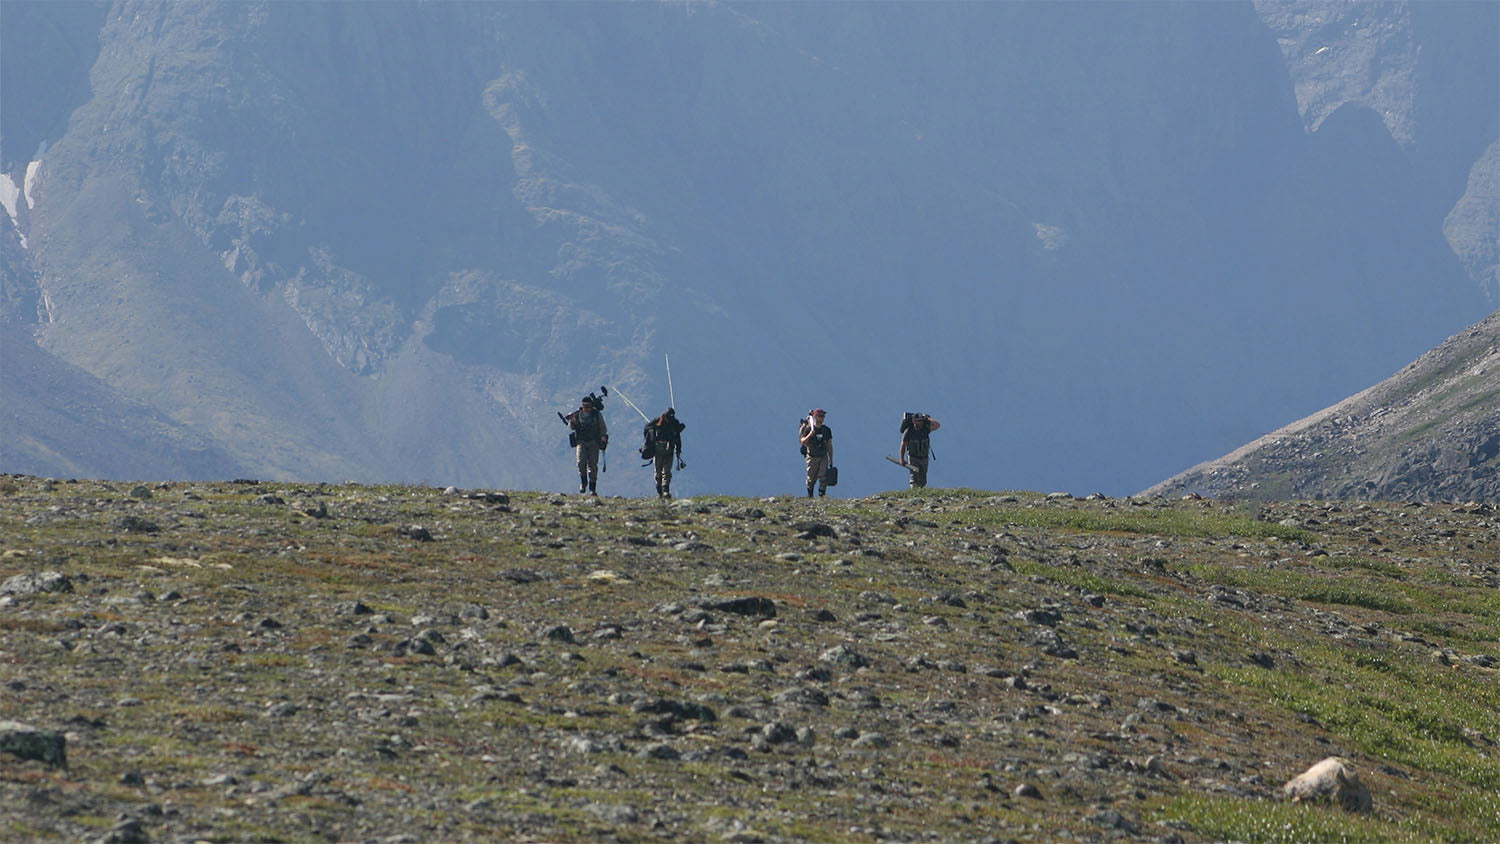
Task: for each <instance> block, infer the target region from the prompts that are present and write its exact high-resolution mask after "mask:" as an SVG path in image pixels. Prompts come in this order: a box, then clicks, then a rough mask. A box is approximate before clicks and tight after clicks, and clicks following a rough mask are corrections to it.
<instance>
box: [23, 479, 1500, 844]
mask: <svg viewBox="0 0 1500 844" xmlns="http://www.w3.org/2000/svg"><path fill="white" fill-rule="evenodd" d="M0 554H3V556H0V583H3V584H4V587H3V590H0V591H3V592H5V594H3V595H0V666H3V669H0V678H3V685H0V721H8V722H18V723H20V724H25V725H29V726H30V727H34V728H36V729H38V730H42V731H46V732H48V733H49V734H55V735H57V736H60V737H61V738H62V739H63V740H64V741H65V744H66V760H65V761H61V760H58V759H55V758H50V759H44V758H30V755H28V754H26V753H21V752H8V753H0V839H4V840H6V841H131V840H149V841H224V842H229V841H316V840H328V841H495V840H516V841H549V842H569V841H577V842H584V841H601V840H605V841H683V840H693V841H738V842H751V841H763V842H780V841H799V842H801V841H814V842H816V841H827V842H833V841H1012V840H1013V841H1060V840H1077V841H1116V840H1129V841H1135V840H1140V841H1177V842H1211V841H1228V840H1233V841H1243V842H1300V843H1301V844H1307V842H1314V844H1315V843H1316V842H1335V841H1337V842H1388V841H1396V842H1430V841H1436V842H1443V841H1454V842H1456V841H1479V840H1500V753H1497V750H1500V748H1497V744H1496V743H1497V741H1500V682H1497V680H1500V676H1497V668H1500V659H1497V658H1496V655H1497V653H1500V592H1497V589H1496V587H1497V586H1500V566H1497V561H1500V516H1497V514H1496V512H1495V510H1494V509H1493V508H1492V507H1491V506H1489V505H1484V504H1476V503H1467V504H1465V503H1452V502H1450V503H1437V502H1370V503H1360V504H1349V503H1332V502H1304V503H1291V502H1259V503H1255V504H1235V503H1232V502H1221V501H1213V500H1195V499H1165V498H1132V499H1108V498H1103V497H1099V496H1092V497H1090V498H1089V499H1075V498H1072V497H1069V496H1064V495H1057V494H1054V495H1040V494H1034V493H1020V492H1015V493H1003V492H1002V493H997V492H982V491H975V490H938V489H927V490H922V491H902V492H895V493H888V494H882V495H877V496H873V497H868V498H859V499H827V500H820V501H814V502H809V501H806V500H805V499H802V498H798V497H782V498H768V499H743V498H727V497H708V498H696V499H690V500H680V501H676V502H671V503H662V502H659V501H656V500H654V499H650V500H648V499H621V498H602V499H595V498H587V497H578V496H565V495H558V494H551V493H544V492H512V493H500V492H494V491H485V490H456V489H452V488H449V489H439V488H432V487H424V486H357V485H323V484H306V485H299V484H283V483H257V482H252V481H243V482H232V483H229V482H226V483H154V484H134V483H105V482H99V481H87V480H84V481H60V480H48V479H40V478H35V477H23V476H7V477H0ZM1330 756H1338V757H1341V758H1342V759H1344V760H1347V762H1348V764H1349V765H1350V766H1351V768H1352V769H1353V770H1354V771H1355V772H1357V774H1358V776H1359V778H1360V780H1361V782H1362V783H1363V784H1365V785H1366V786H1368V788H1369V791H1370V794H1371V797H1372V801H1373V808H1372V810H1371V811H1369V812H1362V813H1358V814H1352V813H1348V812H1346V811H1344V810H1343V809H1341V808H1340V807H1338V806H1337V805H1327V804H1320V803H1307V802H1298V803H1293V802H1290V801H1288V800H1287V799H1285V798H1284V796H1283V794H1282V786H1283V784H1284V783H1286V782H1287V781H1288V780H1289V779H1290V778H1292V777H1294V776H1295V775H1297V774H1299V773H1301V772H1302V771H1303V770H1305V769H1306V768H1307V767H1308V766H1309V765H1311V764H1313V763H1315V762H1317V761H1318V760H1320V759H1324V758H1326V757H1330Z"/></svg>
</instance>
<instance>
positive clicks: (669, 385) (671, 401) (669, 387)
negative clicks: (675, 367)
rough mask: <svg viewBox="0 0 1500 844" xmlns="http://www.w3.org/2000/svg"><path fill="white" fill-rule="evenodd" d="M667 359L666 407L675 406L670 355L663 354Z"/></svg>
mask: <svg viewBox="0 0 1500 844" xmlns="http://www.w3.org/2000/svg"><path fill="white" fill-rule="evenodd" d="M662 357H664V358H666V359H667V407H676V406H677V394H676V393H674V392H672V356H671V355H668V354H663V355H662Z"/></svg>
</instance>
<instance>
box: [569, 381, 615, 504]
mask: <svg viewBox="0 0 1500 844" xmlns="http://www.w3.org/2000/svg"><path fill="white" fill-rule="evenodd" d="M568 427H569V428H571V429H572V431H573V437H574V440H575V441H576V443H577V444H576V446H575V448H576V451H577V455H578V493H579V494H580V495H582V494H583V493H585V492H587V493H591V494H593V495H598V494H599V493H598V492H597V491H596V489H595V488H596V486H597V485H598V483H599V452H601V451H603V450H604V449H606V448H609V426H608V425H606V424H604V404H603V402H596V400H595V399H594V398H593V397H592V396H584V397H583V401H581V402H579V404H578V409H577V410H575V411H573V412H572V413H571V414H570V415H569V416H568Z"/></svg>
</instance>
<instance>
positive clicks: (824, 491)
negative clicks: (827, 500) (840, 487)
mask: <svg viewBox="0 0 1500 844" xmlns="http://www.w3.org/2000/svg"><path fill="white" fill-rule="evenodd" d="M827 494H828V487H826V486H824V487H818V497H819V498H822V497H823V496H825V495H827Z"/></svg>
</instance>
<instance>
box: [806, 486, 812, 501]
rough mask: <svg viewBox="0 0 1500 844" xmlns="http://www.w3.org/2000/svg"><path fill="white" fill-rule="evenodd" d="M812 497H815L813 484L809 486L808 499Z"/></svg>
mask: <svg viewBox="0 0 1500 844" xmlns="http://www.w3.org/2000/svg"><path fill="white" fill-rule="evenodd" d="M812 496H813V488H812V484H808V486H807V497H808V498H812Z"/></svg>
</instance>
